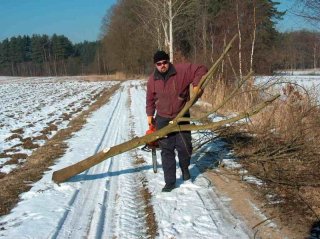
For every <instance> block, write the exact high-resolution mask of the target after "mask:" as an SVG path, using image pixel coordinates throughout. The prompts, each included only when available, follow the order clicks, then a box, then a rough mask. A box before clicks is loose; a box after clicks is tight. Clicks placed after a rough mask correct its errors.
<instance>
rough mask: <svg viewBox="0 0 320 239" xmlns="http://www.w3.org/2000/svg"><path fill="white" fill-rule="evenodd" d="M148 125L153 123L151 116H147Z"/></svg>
mask: <svg viewBox="0 0 320 239" xmlns="http://www.w3.org/2000/svg"><path fill="white" fill-rule="evenodd" d="M147 121H148V125H154V118H153V116H147Z"/></svg>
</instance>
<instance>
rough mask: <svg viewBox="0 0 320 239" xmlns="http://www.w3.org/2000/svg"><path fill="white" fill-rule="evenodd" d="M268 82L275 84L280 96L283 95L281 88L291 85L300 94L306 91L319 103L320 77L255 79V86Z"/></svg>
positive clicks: (292, 76) (285, 76)
mask: <svg viewBox="0 0 320 239" xmlns="http://www.w3.org/2000/svg"><path fill="white" fill-rule="evenodd" d="M269 81H272V82H277V84H276V85H275V87H278V88H279V92H280V93H281V94H283V87H284V86H285V85H286V84H287V83H293V84H294V86H295V87H296V88H297V89H298V90H301V92H306V91H307V92H308V94H309V95H310V96H312V97H313V98H314V99H315V100H318V102H319V103H320V75H300V74H299V73H295V74H292V75H278V76H258V77H256V83H257V84H265V83H266V82H269Z"/></svg>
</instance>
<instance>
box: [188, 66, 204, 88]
mask: <svg viewBox="0 0 320 239" xmlns="http://www.w3.org/2000/svg"><path fill="white" fill-rule="evenodd" d="M189 69H190V72H189V73H190V74H189V75H190V76H191V82H192V85H193V86H197V85H198V84H199V82H200V80H201V78H202V76H204V75H205V74H206V73H207V72H208V68H207V67H205V66H204V65H196V64H190V68H189Z"/></svg>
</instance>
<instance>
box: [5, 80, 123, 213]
mask: <svg viewBox="0 0 320 239" xmlns="http://www.w3.org/2000/svg"><path fill="white" fill-rule="evenodd" d="M118 87H119V85H116V86H113V87H112V88H110V89H107V90H105V91H104V92H103V94H102V95H101V97H100V98H99V99H98V100H97V101H96V102H95V103H93V104H92V105H91V106H90V107H89V109H88V110H86V111H83V112H82V113H81V114H80V115H79V116H77V117H76V118H74V119H73V120H71V121H70V123H69V125H68V128H66V129H63V130H60V131H58V132H57V133H56V134H55V135H54V136H53V137H52V138H51V139H49V140H48V141H47V142H46V143H45V145H43V146H42V147H39V148H38V149H36V150H34V151H33V153H32V155H31V156H30V157H28V158H27V161H26V163H24V164H23V166H22V167H20V168H18V169H16V170H14V171H12V172H11V173H9V174H7V175H3V174H1V175H0V191H1V194H0V215H5V214H7V213H9V212H10V210H11V209H12V208H13V207H14V205H15V204H16V203H17V202H18V200H19V194H20V193H22V192H25V191H27V190H29V189H30V187H31V186H30V185H31V184H32V183H33V182H36V181H38V180H39V179H40V178H41V177H42V174H43V173H44V172H45V171H46V170H47V169H48V168H49V167H50V166H51V165H52V164H53V163H54V161H55V160H56V159H57V158H59V157H61V156H62V155H63V154H64V153H65V149H66V148H67V144H66V143H65V140H67V139H68V138H70V137H71V136H72V134H73V133H74V132H76V131H78V130H80V129H81V128H82V127H83V125H84V124H85V122H86V118H87V117H88V116H89V115H90V113H91V112H93V111H95V110H97V109H98V108H100V107H101V106H102V105H104V104H105V103H106V102H107V101H108V100H109V98H110V96H111V95H112V94H113V93H114V91H115V90H117V88H118ZM16 133H17V132H16Z"/></svg>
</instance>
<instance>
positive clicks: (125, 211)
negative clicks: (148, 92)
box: [105, 82, 148, 238]
mask: <svg viewBox="0 0 320 239" xmlns="http://www.w3.org/2000/svg"><path fill="white" fill-rule="evenodd" d="M126 86H127V91H128V95H129V99H128V110H129V111H128V119H130V120H128V122H127V123H126V125H127V126H129V127H127V129H126V130H127V132H128V135H129V132H130V131H131V132H132V128H133V127H134V125H135V123H136V122H135V121H133V117H132V110H133V109H132V107H133V106H132V99H133V98H135V97H134V96H133V95H132V94H131V88H132V83H130V82H128V85H126ZM133 136H135V135H132V133H131V135H130V138H132V137H133ZM122 155H123V157H124V158H123V159H122V160H120V161H119V164H120V168H121V170H122V171H124V172H127V173H123V174H121V175H119V184H120V185H121V187H119V188H118V192H117V193H118V195H119V200H118V203H117V205H116V206H115V211H116V215H115V219H114V224H115V225H114V227H112V228H113V232H110V231H109V232H108V233H106V234H105V236H106V238H111V236H113V237H117V238H147V237H148V235H147V229H146V215H145V212H144V208H145V204H144V201H143V199H142V196H141V194H140V191H141V188H142V183H141V177H140V172H138V169H137V168H136V166H135V165H133V162H134V160H135V159H136V157H137V154H136V150H132V151H130V152H128V153H126V154H122ZM125 157H127V158H125Z"/></svg>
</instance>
